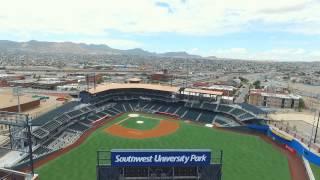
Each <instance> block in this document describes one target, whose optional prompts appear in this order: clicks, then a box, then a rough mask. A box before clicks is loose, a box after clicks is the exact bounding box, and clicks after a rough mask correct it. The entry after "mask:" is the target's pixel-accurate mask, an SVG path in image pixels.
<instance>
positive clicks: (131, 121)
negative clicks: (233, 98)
mask: <svg viewBox="0 0 320 180" xmlns="http://www.w3.org/2000/svg"><path fill="white" fill-rule="evenodd" d="M160 119H161V118H152V119H151V118H148V116H147V115H143V116H142V115H141V116H139V117H129V118H128V119H126V120H124V121H123V122H122V123H120V125H122V126H123V127H126V128H131V129H138V130H149V129H152V128H154V127H156V126H157V125H158V124H159V122H160ZM137 121H143V124H138V123H137Z"/></svg>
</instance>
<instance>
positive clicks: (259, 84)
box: [253, 80, 261, 89]
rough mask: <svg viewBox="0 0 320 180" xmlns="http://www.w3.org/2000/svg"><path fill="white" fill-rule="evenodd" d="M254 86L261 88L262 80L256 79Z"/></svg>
mask: <svg viewBox="0 0 320 180" xmlns="http://www.w3.org/2000/svg"><path fill="white" fill-rule="evenodd" d="M253 86H254V88H256V89H260V88H261V82H260V81H259V80H257V81H255V82H254V83H253Z"/></svg>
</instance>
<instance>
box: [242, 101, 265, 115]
mask: <svg viewBox="0 0 320 180" xmlns="http://www.w3.org/2000/svg"><path fill="white" fill-rule="evenodd" d="M238 105H239V106H241V107H242V108H243V109H245V110H247V111H250V112H252V113H254V114H266V112H265V111H264V110H262V109H260V108H258V107H257V106H254V105H251V104H248V103H240V104H238Z"/></svg>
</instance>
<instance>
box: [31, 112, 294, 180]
mask: <svg viewBox="0 0 320 180" xmlns="http://www.w3.org/2000/svg"><path fill="white" fill-rule="evenodd" d="M126 117H127V114H124V115H123V116H121V117H119V118H117V119H116V120H114V121H113V122H112V123H115V122H119V121H121V120H123V119H124V118H126ZM153 117H159V116H155V115H154V116H153ZM112 123H109V124H107V125H106V126H104V127H102V128H100V129H98V130H97V131H95V132H94V133H93V134H92V135H91V136H90V137H88V138H87V140H86V141H85V142H84V143H83V144H82V145H80V146H79V147H78V148H76V149H74V150H72V151H70V152H69V153H67V154H65V155H63V156H60V157H59V158H57V159H55V160H53V161H50V162H49V163H47V164H46V165H44V166H42V167H41V168H38V169H36V172H37V173H39V175H40V178H41V179H42V180H57V179H59V180H80V179H83V180H89V179H92V180H94V179H95V178H96V151H97V150H99V149H104V150H110V149H113V148H118V149H121V148H125V149H128V148H136V149H137V148H138V149H139V148H140V149H142V148H149V149H160V148H167V149H169V148H172V149H174V148H179V149H184V148H190V149H193V148H205V149H212V150H214V151H216V150H219V149H222V150H223V152H224V156H223V180H289V179H291V178H290V172H289V168H288V161H287V158H286V157H285V156H284V155H283V154H281V153H280V152H279V151H278V150H276V149H275V148H274V147H273V146H272V145H270V144H267V143H266V142H264V141H263V140H261V139H260V138H259V137H256V136H250V135H244V134H239V133H233V132H226V131H221V130H216V129H212V128H207V127H203V126H199V125H193V124H188V123H185V122H183V121H180V128H179V129H178V130H177V132H176V133H174V134H171V135H168V136H163V137H160V138H148V139H144V140H136V139H125V138H121V137H115V136H111V135H109V134H106V133H105V131H103V129H104V128H106V127H108V126H110V125H111V124H112ZM213 156H214V154H213Z"/></svg>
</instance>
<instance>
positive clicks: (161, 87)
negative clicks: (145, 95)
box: [88, 83, 180, 94]
mask: <svg viewBox="0 0 320 180" xmlns="http://www.w3.org/2000/svg"><path fill="white" fill-rule="evenodd" d="M114 89H149V90H158V91H167V92H172V93H178V92H179V89H180V87H174V86H166V85H160V84H140V83H137V84H135V83H133V84H129V83H127V84H120V83H107V84H99V85H97V86H96V87H95V88H91V89H89V90H88V92H89V93H91V94H96V93H99V92H103V91H108V90H114Z"/></svg>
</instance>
